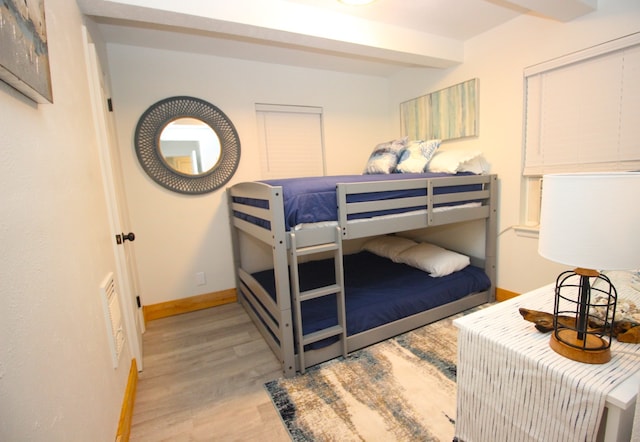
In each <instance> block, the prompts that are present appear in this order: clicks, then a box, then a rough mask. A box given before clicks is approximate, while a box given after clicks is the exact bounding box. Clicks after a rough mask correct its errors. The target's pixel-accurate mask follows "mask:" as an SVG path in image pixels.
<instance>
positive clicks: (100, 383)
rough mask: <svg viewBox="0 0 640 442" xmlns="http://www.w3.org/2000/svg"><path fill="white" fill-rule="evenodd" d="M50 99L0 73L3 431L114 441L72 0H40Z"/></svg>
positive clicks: (102, 246)
mask: <svg viewBox="0 0 640 442" xmlns="http://www.w3.org/2000/svg"><path fill="white" fill-rule="evenodd" d="M45 13H46V24H47V33H48V42H49V54H50V60H51V77H52V83H53V96H54V104H40V105H36V104H34V103H33V102H31V101H29V100H28V99H26V98H25V97H23V96H22V95H21V94H19V93H18V92H16V91H15V90H13V89H11V88H10V87H8V86H7V85H6V84H5V83H2V82H0V133H1V134H2V149H0V195H1V204H0V244H2V253H0V296H1V300H2V308H0V440H4V441H18V440H41V441H45V440H46V441H112V440H113V439H114V437H115V434H116V428H117V425H118V418H119V413H120V406H121V404H122V400H123V397H124V390H125V385H126V380H127V375H128V371H129V367H130V361H131V355H130V353H129V351H128V350H127V349H126V348H125V350H124V352H123V354H122V357H121V363H120V368H118V369H117V370H114V369H113V367H112V363H111V356H110V353H109V346H108V341H107V333H106V325H105V319H104V313H103V308H102V303H101V299H100V292H99V285H100V283H101V282H102V281H103V279H104V278H105V276H106V275H107V273H108V272H110V271H113V270H114V268H115V262H114V256H113V251H112V246H111V240H112V238H111V235H110V233H109V226H108V223H107V219H108V218H107V212H106V205H105V204H106V203H105V197H104V192H103V185H102V178H101V175H100V163H99V158H98V150H97V146H96V138H95V133H94V130H93V121H92V117H91V115H92V114H91V104H90V101H89V89H88V81H87V76H86V70H85V64H84V50H83V44H82V33H81V15H80V13H79V11H78V8H77V6H76V3H75V2H72V1H68V0H47V1H46V2H45Z"/></svg>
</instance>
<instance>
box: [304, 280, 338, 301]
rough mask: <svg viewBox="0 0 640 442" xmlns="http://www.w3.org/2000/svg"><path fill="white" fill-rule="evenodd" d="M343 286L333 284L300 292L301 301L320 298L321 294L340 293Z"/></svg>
mask: <svg viewBox="0 0 640 442" xmlns="http://www.w3.org/2000/svg"><path fill="white" fill-rule="evenodd" d="M340 290H342V289H341V287H340V286H339V285H338V284H331V285H328V286H325V287H318V288H317V289H313V290H307V291H304V292H300V301H308V300H310V299H314V298H319V297H321V296H327V295H333V294H334V293H338V292H339V291H340Z"/></svg>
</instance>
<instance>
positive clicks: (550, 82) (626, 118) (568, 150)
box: [521, 33, 640, 230]
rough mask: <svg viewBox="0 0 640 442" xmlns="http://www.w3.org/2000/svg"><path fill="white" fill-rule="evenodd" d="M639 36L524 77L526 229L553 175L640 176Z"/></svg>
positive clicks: (547, 65)
mask: <svg viewBox="0 0 640 442" xmlns="http://www.w3.org/2000/svg"><path fill="white" fill-rule="evenodd" d="M639 78H640V33H636V34H632V35H630V36H627V37H623V38H620V39H617V40H613V41H610V42H607V43H603V44H601V45H598V46H594V47H591V48H589V49H585V50H583V51H579V52H576V53H573V54H569V55H567V56H564V57H560V58H557V59H554V60H551V61H548V62H545V63H541V64H538V65H535V66H532V67H529V68H527V69H525V71H524V93H525V97H524V98H525V133H524V139H525V140H524V149H525V152H524V154H525V161H524V170H523V177H524V186H523V191H524V193H525V196H526V197H525V198H524V199H523V201H524V207H523V209H522V211H521V213H522V219H521V223H522V224H523V225H528V226H532V227H533V228H534V230H535V228H536V226H537V224H538V222H539V211H540V199H541V195H542V192H543V191H544V183H543V182H542V180H541V177H542V175H543V174H546V173H571V172H595V171H612V170H619V171H629V170H638V169H640V124H638V121H640V82H639V81H638V79H639Z"/></svg>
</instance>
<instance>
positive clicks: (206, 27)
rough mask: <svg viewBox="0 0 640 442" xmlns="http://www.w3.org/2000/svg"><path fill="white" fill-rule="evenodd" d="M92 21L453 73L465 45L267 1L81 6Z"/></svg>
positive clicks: (84, 2) (133, 1)
mask: <svg viewBox="0 0 640 442" xmlns="http://www.w3.org/2000/svg"><path fill="white" fill-rule="evenodd" d="M78 4H79V5H80V7H81V9H82V11H83V12H84V13H85V14H87V15H94V16H98V17H104V18H112V19H121V20H127V21H130V22H131V21H133V22H135V21H138V22H141V23H154V24H162V25H167V26H174V27H176V28H180V27H183V28H188V29H197V30H199V31H204V32H211V33H212V34H215V35H216V36H218V37H219V36H222V35H228V36H230V37H233V38H244V39H255V40H260V41H262V42H271V43H273V44H277V45H287V46H291V47H295V48H300V49H308V50H312V51H316V52H318V51H320V52H325V53H333V54H339V55H341V56H346V57H349V56H352V57H358V58H368V59H372V60H388V61H390V62H393V63H398V64H402V65H406V66H420V67H430V68H448V67H451V66H453V65H456V64H460V63H462V62H463V60H464V42H462V41H458V40H455V39H451V38H446V37H442V36H437V35H433V34H428V33H425V32H420V31H416V30H412V29H407V28H404V27H400V26H393V25H388V24H384V23H376V22H371V21H368V20H363V19H360V18H357V17H354V16H349V15H345V14H339V13H336V12H333V11H329V10H323V9H319V8H314V7H310V6H307V5H303V4H298V3H294V2H265V1H263V0H234V1H230V0H193V1H189V2H177V1H175V0H78Z"/></svg>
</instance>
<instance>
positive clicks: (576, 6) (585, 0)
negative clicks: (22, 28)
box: [504, 0, 598, 22]
mask: <svg viewBox="0 0 640 442" xmlns="http://www.w3.org/2000/svg"><path fill="white" fill-rule="evenodd" d="M504 2H506V3H511V4H513V5H516V6H518V7H521V8H525V9H527V10H529V11H530V12H533V13H537V14H540V15H543V16H545V17H548V18H552V19H554V20H558V21H561V22H568V21H571V20H573V19H575V18H578V17H582V16H583V15H586V14H589V13H590V12H593V11H595V10H596V9H598V1H597V0H504Z"/></svg>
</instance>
